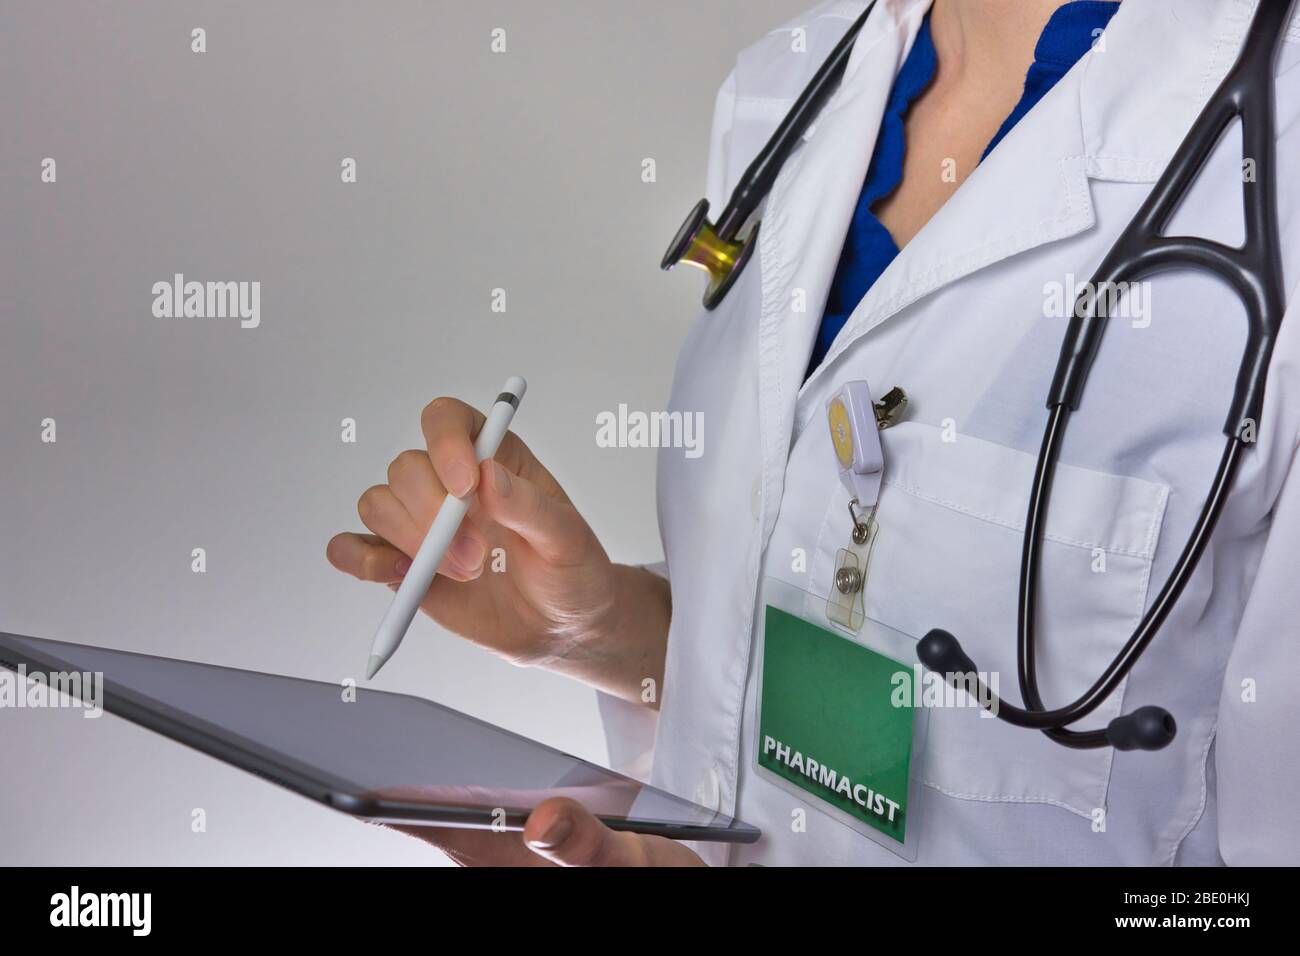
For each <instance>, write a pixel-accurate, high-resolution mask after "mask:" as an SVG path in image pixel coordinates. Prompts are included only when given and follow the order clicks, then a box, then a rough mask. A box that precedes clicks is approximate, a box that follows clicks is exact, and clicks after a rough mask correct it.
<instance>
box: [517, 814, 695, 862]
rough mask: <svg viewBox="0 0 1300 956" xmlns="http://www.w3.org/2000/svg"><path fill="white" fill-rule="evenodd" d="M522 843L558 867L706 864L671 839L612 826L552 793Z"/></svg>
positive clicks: (530, 821) (532, 818)
mask: <svg viewBox="0 0 1300 956" xmlns="http://www.w3.org/2000/svg"><path fill="white" fill-rule="evenodd" d="M524 843H525V844H526V845H527V846H528V848H529V849H530V850H532V851H533V852H534V853H536V854H537V855H538V856H540V857H543V858H545V859H547V860H550V861H551V862H552V863H558V864H559V865H560V866H702V865H703V861H702V860H701V859H700V858H699V857H698V856H696V855H695V854H694V853H692V852H691V851H690V850H688V849H687V848H686V847H684V846H682V845H681V844H680V843H675V842H673V841H672V840H666V839H664V838H663V837H657V836H642V835H640V834H636V833H622V832H617V831H614V830H611V829H610V828H609V827H607V826H605V824H603V823H601V822H600V821H599V820H597V819H596V817H595V816H593V815H592V813H591V812H590V811H589V810H587V809H586V808H585V807H583V806H582V804H580V803H578V802H577V801H576V800H571V799H570V798H568V797H551V798H550V799H549V800H543V801H542V802H541V803H539V804H538V805H537V809H535V810H534V811H533V812H532V814H531V815H530V816H529V817H528V822H527V823H526V824H524Z"/></svg>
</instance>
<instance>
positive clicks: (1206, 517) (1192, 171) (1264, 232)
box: [662, 0, 1292, 750]
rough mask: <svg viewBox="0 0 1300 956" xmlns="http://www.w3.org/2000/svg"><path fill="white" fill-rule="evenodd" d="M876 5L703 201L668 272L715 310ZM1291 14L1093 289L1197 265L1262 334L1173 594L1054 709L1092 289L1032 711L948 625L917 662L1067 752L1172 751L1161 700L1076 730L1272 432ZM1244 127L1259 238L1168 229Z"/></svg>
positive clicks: (1074, 348) (1252, 222)
mask: <svg viewBox="0 0 1300 956" xmlns="http://www.w3.org/2000/svg"><path fill="white" fill-rule="evenodd" d="M874 6H875V2H874V0H872V3H870V4H868V5H867V8H866V10H864V11H863V12H862V15H861V16H860V17H858V19H857V20H856V21H855V22H854V23H853V25H852V26H851V27H850V28H849V31H848V32H847V33H846V34H845V35H844V38H843V39H841V40H840V42H839V43H838V44H837V45H836V47H835V49H834V50H833V51H831V54H830V56H829V57H827V59H826V62H825V63H823V64H822V65H821V67H820V68H819V69H818V71H817V73H816V74H815V75H814V76H813V78H812V80H811V82H809V84H808V86H807V87H806V88H805V89H804V91H803V92H802V93H801V94H800V95H799V98H798V99H797V100H796V101H795V103H794V106H793V107H792V108H791V110H790V112H789V113H788V114H787V115H786V117H785V119H783V120H782V121H781V124H780V126H778V127H777V129H776V132H775V133H773V134H772V137H771V139H770V140H768V142H767V144H766V145H765V146H764V147H763V149H762V151H761V152H760V153H759V154H758V156H757V157H756V158H755V159H754V161H753V162H752V163H751V164H750V166H749V168H748V169H747V170H746V171H745V175H744V176H743V177H741V180H740V183H739V184H738V185H737V186H736V189H735V191H734V192H733V193H732V194H731V199H730V200H729V201H728V203H727V206H726V208H725V209H724V210H723V211H722V214H721V215H720V216H719V217H718V221H717V223H716V224H712V223H710V222H709V220H708V218H707V217H708V211H709V204H708V202H707V200H701V201H700V202H699V203H698V204H697V205H696V206H695V208H694V209H692V210H691V213H690V215H689V216H687V218H686V221H685V222H684V223H683V224H682V227H681V229H680V230H678V233H677V235H676V236H675V237H674V239H673V242H672V245H670V246H669V247H668V252H667V253H666V254H665V255H664V259H663V263H662V265H663V268H665V269H671V268H672V267H673V266H674V265H676V264H677V263H678V262H689V263H691V264H693V265H696V266H699V267H700V268H703V269H704V270H705V271H706V272H708V274H709V284H708V287H707V289H706V290H705V293H704V307H705V308H706V309H713V308H715V307H716V306H717V305H718V303H719V302H721V301H722V299H723V298H724V297H725V296H726V294H727V291H728V290H729V289H730V288H731V287H732V285H733V284H734V283H735V281H736V278H737V277H738V276H739V274H740V272H741V270H742V269H744V267H745V264H746V262H747V261H748V260H749V256H750V252H751V250H752V248H753V245H754V237H755V235H756V233H757V229H758V223H757V222H753V223H751V222H750V220H751V219H752V218H753V216H754V213H755V211H756V210H757V208H758V206H759V205H760V204H761V203H762V201H763V200H764V198H765V197H766V196H767V194H768V192H769V191H770V190H771V188H772V184H773V182H774V181H775V180H776V176H777V173H779V172H780V169H781V165H782V163H784V162H785V160H786V159H787V158H788V157H789V156H790V154H791V153H792V152H793V151H794V149H795V147H796V146H797V145H798V142H799V140H800V138H801V137H802V136H803V134H804V131H805V130H806V129H807V128H808V124H809V123H810V122H811V121H812V119H813V117H814V116H815V115H816V114H817V112H818V111H819V110H820V109H821V107H822V106H823V105H824V103H825V101H826V99H827V97H828V96H829V94H830V92H831V90H832V88H833V87H834V86H835V85H836V83H837V82H838V80H839V78H840V76H841V75H842V74H843V72H844V67H845V64H846V63H847V62H848V57H849V52H850V51H851V49H852V47H853V41H854V40H855V39H856V37H857V35H858V31H859V30H861V28H862V25H863V23H865V22H866V19H867V17H868V15H870V13H871V10H872V8H873V7H874ZM1291 6H1292V4H1291V3H1290V2H1288V0H1260V2H1259V5H1258V6H1257V7H1256V9H1255V13H1254V15H1253V17H1252V19H1251V23H1250V29H1249V32H1248V33H1247V35H1246V41H1245V43H1244V44H1243V45H1242V49H1241V52H1240V53H1239V54H1238V56H1237V61H1236V63H1234V64H1233V66H1232V69H1231V70H1230V71H1229V72H1228V75H1227V76H1226V77H1225V78H1224V80H1223V82H1222V83H1220V84H1219V87H1218V89H1217V90H1215V92H1214V94H1213V95H1212V96H1211V97H1210V100H1209V102H1208V103H1206V104H1205V107H1204V108H1203V109H1202V110H1201V113H1200V115H1199V116H1198V117H1197V118H1196V121H1195V122H1194V123H1193V124H1192V127H1191V129H1190V130H1188V132H1187V135H1186V136H1185V137H1184V138H1183V141H1182V143H1181V144H1179V147H1178V149H1177V151H1176V152H1175V153H1174V156H1173V158H1172V159H1171V160H1170V161H1169V165H1168V167H1167V168H1166V169H1165V171H1164V173H1163V174H1162V175H1161V177H1160V179H1159V180H1158V181H1157V182H1156V184H1155V186H1154V187H1153V188H1152V190H1151V194H1150V195H1149V196H1148V197H1147V199H1146V201H1145V202H1144V203H1143V204H1142V207H1141V208H1140V209H1139V210H1138V212H1137V214H1136V215H1135V216H1134V217H1133V219H1132V221H1131V222H1130V223H1129V224H1128V226H1126V227H1125V229H1124V231H1123V233H1122V234H1121V235H1120V237H1119V239H1118V240H1117V241H1116V242H1115V245H1114V246H1113V247H1112V248H1111V250H1110V252H1109V253H1108V254H1107V256H1106V258H1105V259H1104V260H1103V261H1102V263H1101V265H1100V266H1099V267H1098V269H1097V274H1096V275H1095V276H1094V277H1093V280H1092V282H1091V283H1089V284H1088V285H1087V286H1085V287H1084V289H1085V290H1087V289H1108V288H1124V286H1122V285H1118V283H1128V282H1137V281H1139V280H1141V279H1143V278H1145V277H1147V276H1150V275H1152V274H1154V273H1157V272H1162V271H1165V270H1168V269H1173V268H1179V267H1187V268H1193V269H1200V270H1202V271H1205V272H1208V273H1211V274H1213V275H1216V276H1218V277H1219V278H1221V279H1223V280H1224V281H1225V282H1227V283H1228V285H1229V286H1231V287H1232V288H1233V290H1234V291H1235V292H1236V294H1237V296H1238V297H1239V298H1240V299H1241V301H1242V304H1243V305H1244V306H1245V310H1246V319H1247V322H1248V324H1249V329H1248V332H1247V336H1246V346H1245V350H1244V353H1243V355H1242V359H1241V365H1240V367H1239V368H1238V371H1237V380H1236V386H1235V388H1234V392H1233V398H1232V405H1231V407H1230V408H1229V410H1228V417H1227V420H1226V422H1225V423H1224V426H1223V430H1224V433H1225V434H1226V435H1227V436H1228V437H1227V443H1226V445H1225V447H1224V450H1223V456H1222V457H1221V458H1220V460H1219V466H1218V469H1217V470H1216V471H1215V474H1214V482H1213V484H1212V485H1211V487H1210V491H1209V493H1208V494H1207V496H1206V498H1205V503H1204V505H1203V506H1202V508H1201V511H1200V514H1199V516H1198V517H1197V519H1196V523H1195V525H1194V526H1193V528H1192V532H1191V534H1190V536H1189V537H1188V539H1187V543H1186V544H1185V545H1184V546H1183V550H1182V553H1181V554H1180V555H1179V557H1178V561H1177V563H1176V564H1175V565H1174V568H1173V570H1172V571H1171V572H1170V575H1169V577H1168V579H1167V580H1166V581H1165V583H1164V586H1163V587H1162V588H1161V589H1160V592H1159V594H1157V596H1156V599H1155V600H1154V601H1153V602H1152V603H1151V606H1150V607H1149V608H1148V609H1147V611H1146V613H1145V614H1144V615H1143V616H1142V619H1141V621H1140V622H1139V623H1138V625H1137V628H1136V629H1135V630H1134V631H1133V633H1132V635H1131V636H1130V637H1129V639H1128V641H1127V642H1126V643H1125V644H1124V646H1123V647H1122V648H1121V649H1120V651H1119V653H1118V654H1117V655H1116V656H1115V658H1114V660H1112V661H1111V662H1110V665H1109V666H1107V668H1106V669H1105V670H1104V671H1103V672H1102V674H1101V676H1100V677H1098V678H1097V680H1096V682H1095V683H1094V684H1093V685H1092V686H1091V687H1089V688H1088V690H1087V691H1085V692H1084V694H1083V695H1082V696H1081V697H1079V698H1078V699H1077V700H1075V701H1073V702H1071V703H1069V704H1067V705H1065V706H1064V707H1056V708H1053V709H1050V710H1049V709H1047V708H1046V707H1045V706H1044V704H1043V700H1042V698H1041V696H1040V695H1039V692H1038V676H1037V669H1036V664H1035V660H1034V622H1035V613H1036V611H1037V603H1036V593H1037V577H1038V565H1039V545H1040V543H1041V538H1042V530H1043V524H1044V520H1045V518H1046V515H1047V503H1048V497H1049V495H1050V492H1051V489H1052V477H1053V473H1054V472H1055V469H1056V460H1057V457H1058V455H1059V453H1060V448H1061V439H1062V436H1063V434H1064V433H1065V425H1066V422H1068V421H1069V418H1070V413H1071V412H1073V411H1075V410H1077V409H1078V407H1079V403H1080V400H1081V399H1082V397H1083V385H1084V382H1085V381H1087V378H1088V372H1089V370H1090V369H1091V368H1092V363H1093V361H1094V360H1095V359H1096V357H1097V349H1098V348H1099V347H1100V345H1101V336H1102V333H1103V332H1104V331H1105V328H1106V319H1107V312H1106V310H1107V308H1108V306H1109V304H1110V300H1113V299H1114V298H1115V297H1114V296H1108V295H1089V294H1088V293H1087V292H1086V291H1085V292H1084V293H1081V294H1080V297H1079V300H1078V301H1077V302H1076V303H1075V311H1074V314H1073V317H1072V318H1071V319H1070V321H1069V324H1068V325H1067V327H1066V333H1065V340H1064V342H1063V343H1062V345H1061V354H1060V358H1059V359H1058V361H1057V365H1056V372H1055V375H1054V376H1053V378H1052V385H1051V389H1050V390H1049V392H1048V396H1047V408H1048V417H1047V427H1046V430H1045V431H1044V433H1043V442H1042V445H1041V447H1040V448H1039V452H1038V461H1037V465H1036V466H1035V469H1034V480H1033V485H1032V486H1031V489H1030V495H1029V514H1028V517H1027V519H1026V521H1025V535H1024V545H1023V549H1022V552H1021V560H1020V597H1019V605H1018V613H1017V631H1018V635H1019V641H1018V645H1017V649H1016V650H1017V653H1016V659H1017V670H1018V676H1019V683H1020V693H1021V695H1022V696H1023V697H1024V702H1025V706H1024V707H1016V706H1013V705H1011V704H1008V703H1006V702H1005V701H1003V700H1001V699H1000V698H999V697H998V696H997V695H996V694H994V693H993V692H992V691H991V690H990V689H989V688H988V687H987V686H986V685H985V683H984V682H983V681H982V680H980V679H979V676H978V675H979V673H980V672H979V669H978V668H977V667H976V666H975V663H974V661H972V660H971V659H970V657H969V656H968V655H967V654H966V653H965V652H964V651H963V650H962V648H961V644H960V643H959V642H958V641H957V638H955V637H953V635H952V634H950V633H948V632H947V631H945V630H942V629H940V628H934V629H932V630H931V631H929V632H928V633H927V634H926V635H925V636H924V637H923V638H921V640H920V642H919V643H918V644H917V656H918V657H919V658H920V659H921V662H922V663H923V664H925V666H926V667H928V668H930V670H932V671H934V672H936V673H938V674H941V675H943V676H944V677H945V678H947V679H948V680H949V681H950V682H952V683H953V684H954V686H961V687H963V688H966V689H969V690H970V691H971V693H972V694H973V695H975V697H976V699H977V700H979V701H980V702H981V703H982V704H984V705H985V706H986V707H987V708H988V709H989V710H990V711H991V712H992V713H994V714H995V715H996V716H998V717H1000V718H1001V719H1002V720H1005V721H1006V722H1007V723H1010V724H1014V725H1016V726H1018V727H1029V728H1032V729H1036V730H1041V731H1043V732H1044V733H1045V734H1047V736H1048V737H1050V738H1051V739H1053V740H1055V741H1056V742H1057V743H1059V744H1063V745H1065V746H1067V747H1076V748H1091V747H1105V746H1111V747H1115V748H1116V749H1117V750H1159V749H1161V748H1162V747H1165V746H1167V745H1168V744H1169V742H1170V741H1172V740H1173V739H1174V735H1175V733H1176V732H1177V725H1176V723H1175V722H1174V718H1173V715H1172V714H1170V713H1169V711H1167V710H1165V709H1164V708H1163V707H1156V706H1151V705H1148V706H1144V707H1138V708H1137V709H1135V710H1133V711H1131V712H1129V713H1127V714H1122V715H1121V716H1119V717H1116V718H1115V719H1114V720H1112V721H1110V723H1109V724H1107V726H1106V727H1105V728H1101V729H1097V730H1087V731H1077V730H1070V729H1068V727H1069V725H1070V724H1073V723H1075V722H1077V721H1079V720H1082V719H1083V718H1084V717H1087V716H1088V715H1089V714H1090V713H1092V712H1093V711H1094V710H1096V709H1097V707H1098V706H1100V705H1101V703H1102V702H1103V701H1105V700H1106V699H1107V698H1108V697H1110V695H1111V694H1113V693H1114V692H1115V690H1116V689H1117V688H1118V687H1119V685H1120V684H1121V683H1122V682H1123V680H1124V678H1125V677H1127V676H1128V673H1129V671H1131V670H1132V669H1133V665H1134V664H1136V663H1137V661H1138V660H1139V659H1140V658H1141V656H1142V653H1143V652H1144V651H1145V650H1146V648H1147V646H1148V645H1149V644H1150V643H1151V640H1152V638H1154V637H1155V634H1156V631H1157V630H1159V628H1160V625H1161V624H1162V623H1163V622H1164V620H1165V618H1167V617H1168V616H1169V612H1170V611H1171V610H1172V609H1173V606H1174V604H1175V602H1176V601H1177V600H1178V597H1179V595H1180V594H1181V593H1182V591H1183V588H1184V587H1186V585H1187V582H1188V580H1189V579H1190V578H1191V576H1192V572H1193V571H1194V570H1195V569H1196V565H1197V562H1198V561H1200V559H1201V555H1202V553H1203V552H1204V551H1205V546H1206V544H1207V543H1208V542H1209V540H1210V535H1211V534H1212V533H1213V532H1214V526H1215V523H1216V522H1217V521H1218V519H1219V513H1220V512H1221V511H1222V509H1223V504H1224V502H1225V500H1226V499H1227V497H1228V492H1229V489H1230V488H1231V486H1232V481H1233V477H1234V476H1235V475H1236V472H1237V466H1238V465H1239V464H1240V461H1241V457H1242V454H1243V453H1244V452H1245V450H1246V448H1247V446H1249V445H1250V444H1252V443H1253V442H1254V441H1255V440H1256V438H1257V435H1258V431H1259V421H1260V414H1261V412H1262V410H1263V405H1264V382H1265V379H1266V377H1267V374H1268V364H1269V358H1270V356H1271V355H1272V352H1273V343H1274V341H1275V340H1276V338H1277V334H1278V330H1279V328H1280V327H1281V324H1282V313H1283V310H1284V308H1285V299H1286V296H1285V292H1284V290H1283V288H1282V263H1281V258H1280V255H1279V249H1280V246H1281V240H1280V238H1279V234H1278V224H1277V195H1276V182H1277V180H1276V175H1275V169H1274V163H1275V159H1276V157H1275V153H1276V150H1275V137H1274V120H1273V111H1274V110H1273V98H1274V93H1273V63H1274V60H1275V59H1276V55H1277V51H1278V49H1279V48H1280V46H1281V42H1282V38H1283V37H1284V36H1285V32H1286V25H1287V22H1288V13H1289V11H1290V8H1291ZM1237 118H1240V119H1241V136H1242V155H1243V160H1244V159H1247V158H1249V159H1251V160H1253V161H1254V171H1255V175H1254V176H1253V177H1252V176H1245V175H1243V176H1242V198H1243V202H1244V206H1245V221H1246V239H1245V241H1244V242H1243V244H1242V245H1240V246H1236V247H1234V246H1228V245H1224V244H1223V243H1220V242H1215V241H1213V240H1210V239H1201V238H1195V237H1191V236H1165V235H1162V234H1161V230H1163V229H1164V228H1165V227H1166V226H1167V225H1168V224H1169V222H1170V220H1171V219H1172V218H1173V215H1174V213H1175V211H1177V209H1178V207H1179V206H1180V205H1181V204H1182V201H1183V199H1184V198H1185V197H1186V195H1187V191H1188V189H1189V187H1190V186H1191V184H1192V182H1193V181H1194V180H1195V179H1196V176H1197V174H1198V173H1199V172H1200V170H1201V167H1202V166H1203V165H1204V164H1205V162H1206V160H1207V159H1208V158H1209V156H1210V154H1211V153H1212V152H1213V150H1214V148H1215V146H1216V145H1217V144H1218V142H1219V139H1220V137H1221V135H1222V134H1223V132H1224V131H1225V130H1226V129H1227V127H1228V124H1229V123H1231V122H1232V121H1233V120H1235V119H1237Z"/></svg>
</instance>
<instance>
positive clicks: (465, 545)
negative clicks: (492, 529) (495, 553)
mask: <svg viewBox="0 0 1300 956" xmlns="http://www.w3.org/2000/svg"><path fill="white" fill-rule="evenodd" d="M485 554H487V551H486V550H485V549H484V548H483V544H482V543H481V542H479V541H477V540H475V539H474V538H467V537H465V536H464V535H461V536H460V537H458V538H457V539H456V540H455V541H454V542H452V545H451V556H452V557H453V558H455V559H456V563H457V564H459V565H460V566H461V567H462V568H464V569H465V570H467V571H476V570H478V566H479V565H480V564H482V563H483V556H484V555H485Z"/></svg>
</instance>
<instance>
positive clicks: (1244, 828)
mask: <svg viewBox="0 0 1300 956" xmlns="http://www.w3.org/2000/svg"><path fill="white" fill-rule="evenodd" d="M1295 461H1296V459H1295V455H1294V452H1293V453H1292V462H1291V469H1290V471H1289V473H1288V475H1287V477H1286V479H1285V481H1284V484H1283V486H1282V490H1281V492H1280V494H1279V496H1278V498H1277V501H1276V503H1275V504H1274V507H1273V519H1272V526H1271V528H1270V529H1269V533H1268V541H1267V543H1266V544H1265V546H1264V551H1263V555H1262V557H1261V559H1260V564H1259V570H1258V572H1257V574H1256V577H1255V582H1254V585H1253V587H1252V589H1251V594H1250V599H1249V601H1248V602H1247V604H1246V609H1245V612H1244V613H1243V615H1242V619H1241V626H1240V628H1239V630H1238V632H1237V639H1236V642H1235V644H1234V646H1233V650H1232V654H1231V655H1230V656H1229V658H1228V666H1227V670H1226V672H1225V675H1224V682H1223V690H1222V694H1221V696H1220V698H1219V723H1218V732H1217V742H1216V744H1215V764H1216V770H1217V778H1218V803H1219V807H1218V821H1219V852H1220V855H1221V856H1222V857H1223V860H1224V862H1226V863H1228V864H1229V865H1236V866H1243V865H1274V866H1276V865H1283V864H1285V865H1288V866H1295V865H1296V864H1297V863H1300V816H1298V815H1297V813H1296V800H1297V795H1298V794H1300V730H1298V728H1300V693H1297V692H1296V689H1297V687H1300V623H1298V622H1300V586H1297V579H1296V569H1297V568H1298V567H1300V474H1297V473H1296V468H1295Z"/></svg>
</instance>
